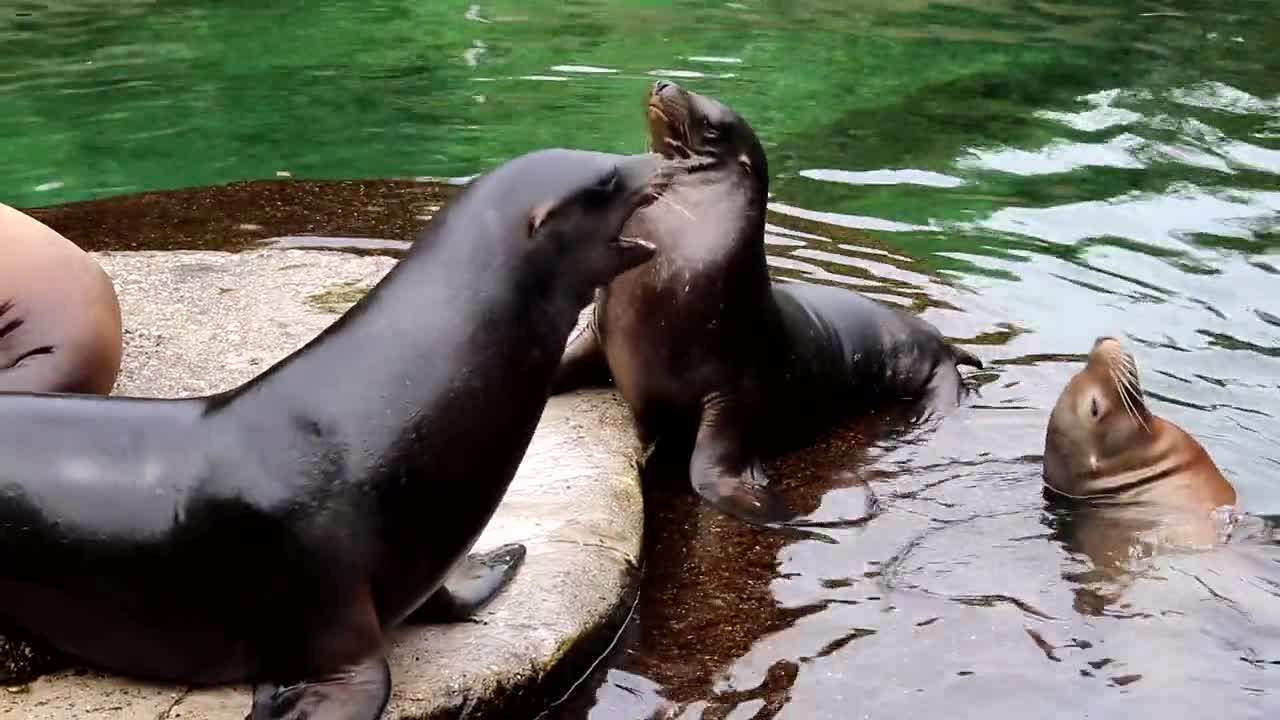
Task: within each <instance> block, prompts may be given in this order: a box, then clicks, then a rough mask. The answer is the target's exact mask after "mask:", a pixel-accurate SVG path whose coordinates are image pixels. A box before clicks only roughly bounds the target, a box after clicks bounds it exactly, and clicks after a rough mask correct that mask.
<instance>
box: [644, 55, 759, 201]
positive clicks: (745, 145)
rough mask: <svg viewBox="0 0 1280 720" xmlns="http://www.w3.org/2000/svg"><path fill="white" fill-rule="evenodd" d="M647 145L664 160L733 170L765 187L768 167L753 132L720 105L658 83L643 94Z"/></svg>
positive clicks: (666, 83) (726, 108)
mask: <svg viewBox="0 0 1280 720" xmlns="http://www.w3.org/2000/svg"><path fill="white" fill-rule="evenodd" d="M648 118H649V146H650V148H651V149H652V150H653V152H656V153H661V154H662V155H663V156H665V157H667V158H670V159H681V160H690V159H695V158H696V159H702V160H707V161H710V162H711V165H712V166H714V167H737V168H739V169H740V170H741V171H744V172H745V173H746V174H748V175H750V176H751V177H753V178H755V179H756V181H757V182H759V183H762V184H763V183H766V182H767V180H768V177H769V167H768V163H767V161H766V160H765V154H764V148H763V147H761V145H760V139H759V138H757V137H756V134H755V131H754V130H752V129H751V126H750V125H749V124H748V123H747V121H746V120H744V119H743V118H742V116H741V115H739V114H738V113H736V112H734V111H733V110H732V109H730V108H729V107H727V106H725V105H724V104H722V103H720V102H717V101H716V100H713V99H712V98H709V97H706V96H705V95H699V94H698V93H695V92H691V91H689V90H686V89H684V88H682V87H680V86H679V85H677V84H676V83H674V82H671V81H670V80H659V81H657V82H655V83H654V84H653V88H652V90H651V91H650V92H649V104H648Z"/></svg>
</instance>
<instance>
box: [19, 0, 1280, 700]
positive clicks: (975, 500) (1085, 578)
mask: <svg viewBox="0 0 1280 720" xmlns="http://www.w3.org/2000/svg"><path fill="white" fill-rule="evenodd" d="M230 5H233V4H219V3H200V2H191V3H181V4H170V3H154V2H143V1H142V0H130V1H129V2H121V3H100V2H84V3H76V4H74V5H73V6H67V7H61V6H59V8H58V9H57V10H56V11H54V10H48V11H47V12H46V10H47V8H46V9H42V7H43V6H38V4H35V3H32V4H31V8H30V10H29V11H25V10H24V11H23V12H20V13H8V12H7V11H6V12H0V39H2V40H3V42H0V95H2V96H3V97H4V98H5V101H6V102H4V103H0V137H3V138H5V142H6V149H8V150H10V152H8V153H2V154H0V192H3V193H4V194H5V195H4V197H0V200H5V201H8V202H13V203H14V204H17V205H20V206H23V205H38V204H44V203H53V202H60V201H65V200H71V199H81V198H87V197H90V196H96V195H102V194H111V193H116V192H123V191H126V190H130V191H131V190H138V189H153V188H163V187H181V186H188V185H200V184H206V183H213V182H221V181H226V180H238V179H247V178H254V177H274V176H275V173H277V172H279V171H288V172H292V173H293V174H294V175H295V176H313V177H391V176H400V177H423V176H437V177H466V176H471V175H473V174H474V173H477V172H480V171H483V170H485V169H487V168H488V167H492V166H493V165H494V164H495V163H497V162H499V161H500V160H501V159H503V158H506V157H509V156H511V155H514V154H516V153H518V152H523V151H526V150H529V149H532V148H534V147H540V146H547V145H567V146H572V147H586V148H594V149H602V150H613V151H636V150H639V149H641V147H642V146H643V123H642V120H641V118H640V116H639V104H640V102H641V98H642V97H643V93H644V90H645V87H646V86H647V85H648V84H649V83H651V82H652V80H653V78H654V77H658V76H666V77H676V78H680V79H681V82H683V83H686V84H688V85H689V86H690V87H692V88H694V89H697V90H701V91H705V92H708V93H710V94H713V95H716V96H717V97H719V98H721V99H723V100H725V101H726V102H728V103H730V104H731V105H733V106H734V107H735V108H736V109H738V110H739V111H741V112H742V113H743V114H744V115H745V116H746V117H747V118H748V119H749V120H750V121H751V122H752V124H753V125H754V126H755V128H756V130H757V131H758V133H759V134H760V135H761V137H762V138H763V139H764V141H765V143H766V149H767V151H768V153H769V161H770V162H769V164H770V167H771V170H772V171H773V172H774V178H773V179H772V187H771V189H772V190H773V193H774V195H773V197H772V198H771V204H770V210H771V212H770V217H769V222H770V225H769V227H768V230H767V235H766V242H767V244H768V249H769V262H770V266H771V268H772V271H773V273H774V275H775V277H777V278H778V279H779V280H780V281H791V282H801V281H802V282H820V283H832V284H840V285H843V286H847V287H850V288H854V289H856V290H859V291H861V292H865V293H867V294H869V295H872V296H874V297H876V298H878V299H881V300H884V301H886V302H892V303H896V304H899V305H901V306H903V307H906V308H908V309H911V310H912V311H915V312H920V313H921V314H922V315H923V316H924V317H925V318H926V319H928V320H930V321H932V322H934V323H935V324H937V325H938V326H939V327H940V328H941V329H942V330H943V331H944V332H945V333H946V334H948V335H950V336H952V337H955V338H958V339H960V340H962V341H964V342H968V343H970V347H972V348H974V349H976V351H977V352H978V353H979V354H980V355H981V356H982V358H983V359H984V360H985V361H986V362H987V363H988V369H987V370H986V371H984V372H982V373H979V374H978V375H977V376H976V378H977V379H978V380H979V381H980V382H981V383H982V388H981V394H980V396H979V397H976V398H973V399H971V401H970V402H969V403H967V404H966V406H965V407H963V408H961V409H959V410H958V411H957V412H955V413H954V414H952V415H951V416H949V417H946V418H944V419H942V420H940V421H934V422H931V423H929V424H927V425H923V426H917V427H903V426H899V425H896V424H894V423H893V422H890V419H888V418H869V419H866V420H865V421H862V422H859V423H855V424H854V425H853V426H851V427H850V428H847V429H845V430H843V431H842V432H840V433H836V434H834V435H833V436H831V437H829V438H826V439H825V440H824V441H823V442H821V443H819V444H818V445H817V446H816V447H814V448H811V449H808V450H806V451H804V452H799V453H795V454H792V455H790V456H787V457H785V458H781V459H779V460H777V461H776V462H775V463H773V464H772V465H773V466H772V467H771V472H772V474H773V475H774V476H775V477H777V478H779V480H780V481H781V482H782V483H783V485H784V488H785V492H786V494H787V495H788V496H789V499H792V500H794V501H796V503H797V504H798V505H800V506H804V505H807V506H808V507H807V508H806V509H807V510H809V511H814V512H817V513H818V514H819V515H824V516H825V515H829V516H831V517H860V518H862V520H861V521H859V522H856V523H851V524H846V525H843V526H840V527H830V528H820V529H816V530H813V531H811V532H806V533H797V534H788V533H763V532H759V531H756V530H753V529H750V528H745V527H743V526H742V525H741V524H740V523H735V522H733V521H731V520H727V519H726V518H724V517H721V516H719V515H717V514H716V513H714V512H712V511H709V510H708V509H707V508H705V507H703V506H701V505H700V504H699V503H698V502H696V501H695V500H694V499H693V498H691V497H688V496H685V495H679V494H672V493H670V492H658V491H655V492H651V493H650V497H649V499H648V511H649V518H648V548H647V557H648V561H647V562H648V566H647V568H646V585H645V588H644V591H643V594H642V600H641V605H640V611H639V613H638V616H637V618H636V619H635V620H634V622H633V623H632V626H631V627H630V629H629V631H628V633H627V635H626V638H625V640H624V641H623V642H622V643H621V644H620V646H619V648H618V649H617V652H616V653H615V654H614V655H612V656H611V657H610V658H608V660H607V661H606V662H605V663H604V667H603V668H602V669H601V670H600V672H598V673H597V674H596V675H594V676H593V677H591V678H589V679H588V681H587V682H585V683H584V684H583V686H582V687H581V688H580V690H579V692H577V693H576V694H575V696H574V697H573V698H571V699H570V701H569V702H567V703H566V704H565V705H563V706H562V707H561V708H559V709H557V710H556V711H554V713H553V714H556V715H559V716H561V717H565V718H581V717H590V718H601V719H609V720H614V719H617V720H629V719H631V718H636V719H639V718H649V717H680V718H689V719H691V720H692V719H693V718H708V719H710V718H721V719H723V718H732V719H734V720H745V719H747V718H797V719H799V718H803V719H804V720H813V719H821V718H850V717H872V718H897V717H925V716H933V717H942V718H967V717H975V718H977V717H981V718H984V720H985V719H986V718H989V717H992V716H993V715H994V716H997V717H1003V716H1014V715H1015V714H1016V715H1019V716H1030V717H1063V718H1078V717H1084V716H1088V717H1108V718H1109V717H1129V716H1131V715H1134V714H1135V712H1136V713H1137V716H1140V717H1142V716H1146V715H1152V716H1157V715H1160V716H1164V717H1176V718H1181V717H1188V718H1190V717H1201V716H1205V715H1213V716H1226V717H1231V718H1253V717H1258V718H1261V717H1274V716H1275V714H1276V712H1277V710H1278V709H1280V545H1278V544H1277V541H1276V533H1275V531H1274V528H1272V527H1271V526H1267V525H1265V524H1264V525H1263V526H1262V527H1261V529H1259V526H1258V523H1252V524H1251V523H1244V524H1243V525H1242V526H1241V528H1238V529H1237V531H1236V532H1235V534H1234V535H1233V539H1232V541H1231V542H1230V543H1228V544H1226V545H1225V546H1222V547H1217V548H1213V549H1209V550H1205V551H1195V552H1192V551H1174V550H1162V551H1160V552H1157V553H1155V554H1154V555H1150V554H1149V552H1148V550H1149V548H1148V547H1146V546H1144V545H1142V543H1130V542H1129V540H1130V539H1131V538H1136V536H1137V532H1136V531H1137V530H1139V529H1141V528H1139V527H1136V526H1133V525H1132V524H1130V523H1128V522H1127V521H1126V520H1125V519H1124V518H1115V517H1110V518H1109V517H1092V516H1088V515H1084V514H1075V513H1064V512H1063V511H1061V510H1060V509H1057V508H1052V507H1050V506H1049V505H1048V504H1047V503H1046V502H1045V499H1044V498H1043V497H1042V495H1041V485H1040V453H1041V452H1042V449H1043V439H1044V429H1045V424H1046V422H1047V418H1048V413H1049V410H1050V407H1051V405H1052V403H1053V401H1054V400H1055V399H1056V397H1057V395H1058V393H1059V391H1060V390H1061V388H1062V386H1063V384H1064V383H1065V382H1066V381H1067V379H1068V378H1069V377H1070V376H1071V374H1072V373H1074V372H1075V371H1076V370H1077V369H1078V367H1079V363H1080V362H1082V360H1083V356H1084V354H1085V353H1086V352H1087V351H1088V349H1089V347H1090V346H1091V345H1092V343H1093V340H1094V338H1095V337H1097V336H1098V335H1102V334H1114V335H1117V336H1118V337H1121V338H1123V339H1124V340H1125V342H1126V344H1127V345H1129V346H1131V348H1132V350H1133V351H1134V354H1135V356H1136V359H1137V362H1138V365H1139V370H1140V372H1141V374H1142V378H1143V385H1144V389H1145V390H1146V391H1147V393H1148V396H1149V400H1150V404H1151V407H1152V409H1153V411H1155V412H1156V413H1158V414H1161V415H1163V416H1165V417H1167V418H1168V419H1170V420H1172V421H1174V422H1176V423H1178V424H1179V425H1181V426H1182V427H1184V428H1185V429H1187V430H1188V431H1189V432H1191V433H1192V434H1194V435H1195V436H1196V437H1197V438H1199V439H1200V441H1201V442H1202V443H1203V444H1204V446H1205V447H1206V448H1207V449H1208V450H1209V452H1210V453H1211V454H1212V455H1213V457H1214V459H1215V460H1216V462H1217V464H1218V465H1219V467H1220V468H1221V469H1222V470H1223V472H1224V474H1225V475H1226V476H1227V478H1228V479H1229V480H1231V482H1232V483H1233V484H1234V485H1235V486H1236V489H1237V491H1238V494H1239V498H1240V506H1241V509H1243V510H1245V511H1248V512H1250V513H1255V514H1257V515H1263V514H1274V513H1280V451H1278V450H1277V449H1276V442H1275V441H1276V439H1277V438H1278V437H1280V319H1278V318H1280V299H1278V298H1280V296H1278V295H1277V293H1276V288H1277V287H1280V63H1278V61H1280V54H1277V53H1276V52H1274V48H1275V45H1276V42H1277V39H1280V13H1277V12H1276V6H1275V3H1274V2H1270V1H1268V0H1242V1H1241V2H1235V3H1231V4H1227V3H1212V2H1208V0H1203V1H1199V0H1174V1H1172V2H1148V1H1139V0H1131V1H1128V2H1123V1H1122V2H1116V1H1114V0H1107V1H1103V0H1094V1H1090V0H1035V1H1030V2H1023V1H1020V0H1000V1H999V2H978V1H977V0H935V1H931V0H913V1H911V2H883V1H879V0H856V1H854V2H844V3H836V2H820V1H815V0H806V1H802V2H793V3H767V4H766V3H761V2H755V1H754V0H744V1H743V2H732V3H675V4H665V5H662V4H651V3H604V2H599V1H596V0H592V1H586V2H576V3H549V2H534V3H516V2H483V3H409V2H369V3H332V4H326V5H324V6H323V7H321V6H318V5H316V4H314V3H306V4H304V3H302V2H301V0H286V1H283V2H280V3H271V4H269V6H268V5H261V4H260V5H261V7H259V8H256V9H254V10H245V9H228V8H230ZM108 6H109V8H108ZM23 13H27V14H23ZM281 26H287V27H291V28H293V29H294V30H296V32H294V33H292V34H291V36H290V39H289V41H288V42H276V41H275V40H273V38H276V37H277V35H276V30H277V28H278V27H281ZM286 88H287V90H286ZM317 187H320V186H317ZM262 192H265V190H261V189H255V190H254V195H255V197H256V196H260V195H261V193H262ZM272 192H281V191H280V190H273V191H272ZM361 192H362V193H364V192H369V193H373V192H374V190H373V189H372V188H370V189H368V190H367V191H366V190H363V189H362V190H361ZM403 192H406V193H411V192H413V191H411V190H404V191H403ZM369 197H370V198H373V195H370V196H369ZM391 197H393V196H392V195H385V194H379V195H377V198H379V199H378V200H377V201H376V203H375V202H374V201H373V200H372V199H371V200H370V201H369V202H370V206H371V207H373V206H374V205H376V206H377V208H378V212H383V211H385V210H386V209H387V208H388V207H394V206H396V203H395V202H389V203H388V202H386V200H387V199H389V198H391ZM419 201H420V203H425V202H426V201H427V199H425V198H420V199H419V200H418V201H415V202H419ZM246 202H247V200H246ZM288 204H289V203H287V202H286V203H285V204H284V205H280V204H278V203H277V204H275V205H272V206H271V207H270V208H269V207H266V206H265V205H264V207H263V208H262V209H260V210H259V211H257V212H258V213H259V214H261V215H263V216H265V217H271V216H272V212H278V211H279V208H280V207H284V206H287V205H288ZM272 208H275V209H274V210H272ZM269 210H271V212H268V211H269ZM102 212H107V211H106V210H105V209H104V210H102ZM54 215H57V214H56V213H54ZM76 217H80V216H79V215H77V216H76ZM254 217H255V218H256V217H257V215H255V216H254ZM368 219H369V218H368V217H364V216H361V214H360V213H355V214H354V215H352V216H351V217H350V218H344V221H346V220H349V222H347V224H345V225H343V224H341V223H339V225H340V226H337V227H329V226H327V225H326V226H325V228H326V230H332V231H333V232H332V234H333V235H335V236H346V235H361V236H365V237H375V238H399V239H404V238H406V237H408V231H407V230H406V229H404V228H400V227H397V229H396V230H395V231H391V230H390V229H387V228H383V227H375V226H373V225H376V223H374V224H371V223H369V222H367V221H368ZM80 220H84V218H80ZM245 221H246V220H244V219H239V218H228V220H227V222H228V223H232V224H233V225H234V223H237V222H245ZM251 221H253V222H257V220H251ZM264 224H266V225H269V226H270V227H269V228H268V229H267V230H264V231H262V232H256V231H255V234H254V238H252V239H260V238H261V237H269V234H268V233H276V234H281V233H286V232H287V233H292V234H301V235H309V234H312V233H320V232H321V230H320V229H319V228H320V226H319V225H315V224H313V223H312V222H311V219H310V218H298V219H296V220H290V222H289V223H286V224H283V225H279V226H277V225H273V224H271V223H264ZM100 225H101V227H105V228H108V229H109V228H110V226H111V223H110V222H103V223H101V224H100ZM55 226H56V224H55ZM86 227H88V225H86ZM94 227H95V228H97V227H98V225H94ZM284 242H289V243H299V242H304V243H309V244H311V245H316V244H322V245H329V246H347V245H351V244H352V241H351V240H350V239H349V238H345V237H339V239H333V240H327V241H326V240H317V239H315V238H303V239H296V238H295V239H290V240H286V241H284ZM1099 548H1102V549H1101V550H1100V549H1099ZM1131 548H1132V549H1133V550H1135V552H1134V553H1133V555H1134V557H1132V558H1129V557H1128V556H1127V553H1129V551H1130V549H1131ZM1122 554H1126V561H1125V562H1123V563H1119V564H1115V563H1111V564H1108V562H1109V561H1108V562H1101V561H1100V560H1099V558H1103V559H1105V558H1115V557H1118V556H1119V555H1122ZM1130 560H1131V561H1132V562H1130Z"/></svg>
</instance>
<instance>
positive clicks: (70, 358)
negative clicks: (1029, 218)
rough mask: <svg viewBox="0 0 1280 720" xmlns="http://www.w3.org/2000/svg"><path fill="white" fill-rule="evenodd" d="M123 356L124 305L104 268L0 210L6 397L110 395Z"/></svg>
mask: <svg viewBox="0 0 1280 720" xmlns="http://www.w3.org/2000/svg"><path fill="white" fill-rule="evenodd" d="M122 351H123V343H122V341H121V321H120V304H119V302H118V301H117V299H116V290H115V286H114V285H112V283H111V278H110V277H108V276H107V273H106V271H104V270H103V269H102V266H101V265H99V264H98V263H97V262H95V261H94V259H93V258H91V257H89V255H88V254H87V253H85V252H84V251H83V250H81V249H80V248H79V247H77V246H76V245H75V243H72V242H71V241H70V240H68V239H66V238H65V237H63V236H62V235H59V234H58V233H57V232H56V231H54V230H53V228H51V227H49V226H48V225H45V224H44V223H42V222H40V221H39V220H36V219H35V218H33V217H31V216H30V215H27V214H26V213H23V212H21V211H19V210H16V209H14V208H11V207H9V206H8V205H5V204H3V203H0V392H63V393H89V394H98V395H106V394H108V393H110V392H111V389H112V388H113V387H115V383H116V376H117V375H119V373H120V356H121V353H122Z"/></svg>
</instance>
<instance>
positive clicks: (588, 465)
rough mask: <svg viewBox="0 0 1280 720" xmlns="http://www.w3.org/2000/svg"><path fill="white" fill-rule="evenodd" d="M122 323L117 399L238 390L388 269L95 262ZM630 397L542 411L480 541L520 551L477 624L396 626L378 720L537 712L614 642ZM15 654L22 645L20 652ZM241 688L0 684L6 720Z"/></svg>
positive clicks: (305, 261) (217, 260) (625, 536)
mask: <svg viewBox="0 0 1280 720" xmlns="http://www.w3.org/2000/svg"><path fill="white" fill-rule="evenodd" d="M98 258H99V260H100V261H101V262H102V264H103V266H104V267H105V268H106V269H107V271H108V272H109V273H110V274H111V275H112V277H113V279H114V280H115V282H116V286H117V292H118V294H119V296H120V301H121V306H122V311H123V314H124V318H125V324H126V327H127V328H129V329H128V331H127V333H126V337H125V343H126V347H125V362H124V370H123V372H122V374H121V377H120V381H119V383H118V386H117V393H118V394H125V395H140V396H161V397H163V396H168V397H180V396H191V395H199V394H204V393H209V392H216V391H219V390H223V389H226V388H229V387H233V386H234V385H236V384H238V383H241V382H243V381H245V380H247V379H249V378H251V377H253V376H254V375H256V374H257V373H259V372H261V371H263V370H265V369H266V368H267V367H269V366H270V365H271V364H273V363H274V362H276V361H277V360H278V359H280V358H282V357H284V356H285V355H287V354H288V353H290V352H292V351H293V350H295V349H296V348H297V347H298V346H300V345H302V344H303V343H305V342H306V341H307V340H309V339H310V338H311V337H312V336H314V335H315V334H317V333H318V332H320V330H322V329H323V328H324V327H326V326H327V325H328V324H329V323H331V322H332V321H333V320H334V319H335V318H336V317H337V314H338V313H339V312H341V311H342V310H345V308H346V307H347V306H348V305H349V304H350V303H351V302H354V301H355V300H356V299H357V298H358V297H359V296H360V295H361V294H363V292H364V291H365V290H366V289H367V288H368V287H370V286H372V285H373V284H375V283H376V282H377V281H378V280H379V279H380V278H381V277H382V275H383V274H384V273H385V272H386V271H387V270H388V269H389V268H390V267H391V266H392V265H393V264H394V262H395V261H394V260H393V259H391V258H387V257H357V256H352V255H349V254H346V253H335V252H317V251H302V250H265V251H263V250H258V251H249V252H244V253H238V254H230V253H223V252H168V253H159V252H137V253H134V252H120V253H103V254H100V255H98ZM634 450H635V448H634V447H633V440H632V435H631V432H630V426H629V424H628V420H627V414H626V409H625V407H624V406H623V405H622V404H621V402H620V401H618V400H617V399H616V397H615V396H614V395H613V394H612V393H608V392H595V393H577V394H573V395H569V396H566V397H563V398H556V399H553V400H552V402H551V403H550V404H549V405H548V407H547V409H546V411H545V413H544V415H543V418H542V422H541V424H540V425H539V428H538V431H537V433H536V434H535V436H534V439H533V442H532V444H531V446H530V448H529V452H528V454H527V456H526V458H525V460H524V462H523V463H522V465H521V467H520V470H519V472H518V473H517V475H516V478H515V481H514V482H513V484H512V486H511V489H510V491H509V492H508V494H507V496H506V498H505V499H504V501H503V503H502V505H501V506H500V507H499V508H498V510H497V512H496V514H495V515H494V517H493V520H492V521H491V522H490V524H489V526H488V527H487V528H486V530H485V532H484V534H483V535H482V536H481V538H480V540H479V542H478V543H477V545H476V549H477V550H485V549H489V548H492V547H495V546H497V545H500V544H503V543H507V542H522V543H525V544H526V545H527V547H528V556H527V558H526V560H525V562H524V564H523V566H522V567H521V569H520V570H519V572H518V573H517V575H516V577H515V579H514V580H513V581H512V583H511V585H510V586H508V587H507V588H506V589H505V590H504V591H502V592H501V593H500V594H499V595H498V597H497V598H495V599H494V601H493V602H492V603H491V604H490V605H489V606H488V607H486V608H485V609H483V610H482V611H481V613H480V614H479V616H478V618H479V620H480V623H462V624H456V625H436V626H414V627H404V628H400V629H397V630H395V631H393V632H392V633H391V634H390V638H389V642H390V659H391V668H392V678H393V694H392V698H391V703H390V705H389V707H388V712H387V715H386V717H388V718H435V717H457V716H459V714H460V713H463V712H464V711H465V712H466V713H467V714H466V717H469V718H480V717H507V716H509V713H514V714H515V715H516V716H522V715H527V716H532V715H533V714H536V712H537V711H538V710H540V709H541V708H542V707H544V706H545V704H546V702H547V701H549V700H555V699H556V697H557V696H558V694H561V693H563V692H565V691H566V690H567V689H568V687H569V686H570V685H571V684H572V682H573V681H574V680H576V679H577V678H578V677H579V676H580V674H581V673H583V672H585V671H586V670H587V669H588V667H589V665H590V663H592V662H593V661H594V660H595V659H596V658H597V657H598V656H599V655H600V654H601V653H602V652H603V651H604V650H605V649H606V648H607V646H608V643H610V642H611V641H612V640H613V638H614V636H615V633H616V631H617V628H618V627H619V626H620V625H621V624H622V622H623V621H624V619H625V616H626V614H627V612H629V610H630V608H631V607H632V603H633V600H634V589H635V584H636V581H637V566H638V562H639V560H638V558H639V553H640V538H641V531H642V519H641V518H642V511H641V497H640V490H639V487H638V483H637V481H636V478H635V474H634V469H633V467H634V466H633V460H632V459H633V457H634ZM18 649H19V650H21V648H18ZM248 708H249V696H248V689H247V688H246V687H228V688H219V689H201V690H192V689H189V688H183V687H172V686H155V685H148V684H138V683H133V682H129V681H127V680H124V679H122V678H118V677H109V676H104V675H101V674H99V673H96V672H90V671H86V670H83V669H68V670H63V671H61V672H56V673H53V674H51V675H47V676H45V677H42V678H40V679H38V680H36V681H35V682H32V683H30V684H28V685H23V686H19V687H15V688H10V689H9V691H7V692H0V717H6V718H15V719H16V718H24V719H29V720H62V719H64V718H67V719H70V718H82V717H93V718H103V719H105V720H116V719H118V720H134V719H135V718H137V719H142V718H146V719H147V720H151V719H153V718H169V719H177V718H208V719H209V720H222V719H224V718H225V719H227V720H231V719H232V718H234V719H235V720H240V719H241V718H243V717H244V716H245V714H246V713H247V711H248Z"/></svg>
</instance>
